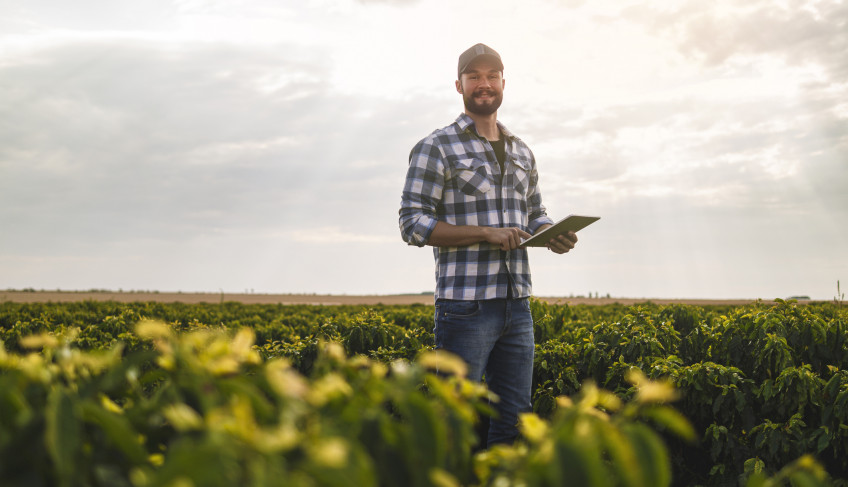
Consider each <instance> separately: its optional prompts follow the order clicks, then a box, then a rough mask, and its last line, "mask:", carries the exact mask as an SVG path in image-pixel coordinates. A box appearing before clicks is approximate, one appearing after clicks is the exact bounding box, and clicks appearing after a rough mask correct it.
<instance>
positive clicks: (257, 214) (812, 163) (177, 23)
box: [0, 0, 848, 299]
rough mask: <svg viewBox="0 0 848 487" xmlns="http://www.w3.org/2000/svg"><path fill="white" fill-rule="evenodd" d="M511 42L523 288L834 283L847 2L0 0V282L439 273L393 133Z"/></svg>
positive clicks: (380, 284)
mask: <svg viewBox="0 0 848 487" xmlns="http://www.w3.org/2000/svg"><path fill="white" fill-rule="evenodd" d="M477 42H484V43H486V44H488V45H490V46H492V47H494V48H495V49H496V50H498V51H499V52H500V54H501V56H502V58H503V60H504V64H505V72H504V76H505V78H506V80H507V81H506V82H507V84H506V90H505V93H504V103H503V105H502V107H501V109H500V111H499V118H500V120H501V121H502V122H504V123H505V124H506V125H507V127H509V128H510V129H511V130H512V131H513V132H514V133H516V134H517V135H518V136H519V137H521V138H522V139H523V140H524V141H526V142H527V143H528V144H529V145H530V147H531V148H532V149H533V151H534V153H535V155H536V159H537V164H538V169H539V173H540V186H541V191H542V197H543V203H544V204H545V206H546V207H547V209H548V214H549V215H550V216H551V217H553V218H554V219H559V218H561V217H564V216H566V215H568V214H571V213H577V214H587V215H597V216H600V217H601V220H600V221H599V222H598V223H595V224H594V225H592V226H591V227H589V228H587V229H585V230H584V231H582V232H581V233H580V235H579V236H580V241H579V243H578V246H577V248H576V249H575V250H574V251H572V252H571V253H569V254H566V255H563V256H558V255H554V254H552V253H550V252H548V251H547V250H545V249H531V250H530V253H531V256H530V258H531V268H532V270H533V282H534V293H535V294H536V295H538V296H568V295H572V294H573V295H581V294H588V293H599V294H600V295H602V296H603V295H606V294H610V295H612V296H616V297H668V298H673V297H689V298H763V299H771V298H775V297H780V298H784V297H788V296H793V295H809V296H811V297H813V298H815V299H832V298H833V297H834V295H835V294H836V283H837V280H841V282H842V288H843V290H844V289H845V288H848V2H845V1H835V0H833V1H827V0H825V1H815V0H813V1H795V0H789V1H763V0H731V1H725V0H717V1H711V2H703V1H700V0H680V1H675V2H668V1H665V0H663V1H655V2H638V1H621V0H592V1H585V2H584V1H580V0H524V1H521V2H516V1H514V0H492V1H489V2H484V3H480V2H454V1H447V0H444V1H442V0H439V1H433V0H420V1H405V0H383V1H380V0H360V1H355V0H299V1H290V2H280V1H277V0H274V1H272V0H253V1H250V2H244V1H237V0H210V1H204V0H184V1H165V0H147V1H145V2H129V1H116V0H78V1H75V2H72V3H68V2H56V1H54V0H27V1H26V2H21V1H12V0H0V289H6V288H15V289H20V288H27V287H32V288H36V289H65V290H84V289H91V288H98V289H115V290H117V289H123V290H131V289H132V290H160V291H177V290H179V291H186V292H188V291H207V292H218V291H219V290H224V291H226V292H244V291H245V290H253V291H254V292H257V293H259V292H271V293H303V292H306V293H313V292H314V293H347V294H362V293H365V294H390V293H405V292H411V293H419V292H424V291H432V289H433V287H434V276H433V256H432V251H431V249H430V248H423V249H421V248H417V247H409V246H407V245H406V244H405V243H404V242H403V241H402V240H401V238H400V232H399V230H398V224H397V217H398V208H399V203H400V193H401V188H402V185H403V178H404V175H405V172H406V167H407V162H408V154H409V150H410V149H411V148H412V146H413V145H414V144H415V143H416V142H417V141H418V140H419V139H421V138H423V137H424V136H426V135H427V134H428V133H430V132H431V131H432V130H434V129H436V128H440V127H443V126H445V125H448V124H449V123H451V122H452V121H453V120H454V119H455V118H456V116H457V115H458V114H459V113H460V111H461V109H462V105H461V97H460V95H458V94H457V93H456V92H455V90H454V85H453V84H454V80H455V78H456V61H457V57H458V56H459V54H460V52H462V51H463V50H465V49H466V48H467V47H469V46H471V45H473V44H475V43H477Z"/></svg>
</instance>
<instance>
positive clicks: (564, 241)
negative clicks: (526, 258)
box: [548, 232, 577, 254]
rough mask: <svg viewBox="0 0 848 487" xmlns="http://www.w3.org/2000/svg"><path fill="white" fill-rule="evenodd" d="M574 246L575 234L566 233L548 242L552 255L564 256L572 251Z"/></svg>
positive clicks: (575, 241)
mask: <svg viewBox="0 0 848 487" xmlns="http://www.w3.org/2000/svg"><path fill="white" fill-rule="evenodd" d="M575 244H577V234H576V233H574V232H568V233H564V234H562V235H557V237H556V238H553V239H551V241H550V242H548V248H549V249H550V250H551V251H552V252H554V253H557V254H564V253H566V252H568V251H569V250H571V249H573V248H574V245H575Z"/></svg>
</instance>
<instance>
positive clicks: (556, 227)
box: [520, 215, 601, 248]
mask: <svg viewBox="0 0 848 487" xmlns="http://www.w3.org/2000/svg"><path fill="white" fill-rule="evenodd" d="M600 219H601V217H599V216H583V215H568V216H567V217H565V218H563V219H562V220H560V221H558V222H556V223H555V224H553V225H552V226H550V227H548V228H546V229H545V230H544V231H541V232H539V233H537V234H536V235H533V236H532V237H530V238H528V239H527V240H525V241H524V242H522V243H521V245H520V247H521V248H524V247H545V246H546V245H548V242H550V241H551V239H553V238H555V237H556V236H558V235H562V234H563V233H567V232H576V231H578V230H581V229H583V228H586V227H587V226H589V225H591V224H592V223H595V222H596V221H598V220H600Z"/></svg>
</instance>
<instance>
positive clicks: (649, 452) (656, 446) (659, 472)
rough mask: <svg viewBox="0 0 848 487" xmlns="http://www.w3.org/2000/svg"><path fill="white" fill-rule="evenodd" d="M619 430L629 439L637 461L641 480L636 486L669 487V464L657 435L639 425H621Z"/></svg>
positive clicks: (666, 454) (663, 446)
mask: <svg viewBox="0 0 848 487" xmlns="http://www.w3.org/2000/svg"><path fill="white" fill-rule="evenodd" d="M621 429H622V431H623V432H624V434H626V435H627V436H628V437H629V438H630V442H631V443H632V444H633V446H634V450H635V451H636V455H637V457H638V459H639V467H640V470H641V474H642V479H641V482H639V484H638V485H652V486H656V487H662V486H665V485H670V484H671V462H670V461H669V458H668V453H667V452H666V449H665V445H663V443H662V441H661V440H660V439H659V437H658V436H657V434H656V433H654V432H653V431H652V430H651V429H650V428H648V427H647V426H645V425H644V424H640V423H630V424H626V425H622V427H621Z"/></svg>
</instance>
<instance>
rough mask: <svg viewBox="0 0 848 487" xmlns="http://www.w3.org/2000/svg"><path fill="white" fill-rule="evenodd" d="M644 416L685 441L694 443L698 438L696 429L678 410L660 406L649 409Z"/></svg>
mask: <svg viewBox="0 0 848 487" xmlns="http://www.w3.org/2000/svg"><path fill="white" fill-rule="evenodd" d="M642 414H644V415H645V416H646V417H648V418H650V419H652V420H654V421H655V422H656V423H657V424H659V425H661V426H664V427H665V428H667V429H668V430H670V431H671V432H673V433H674V434H676V435H677V436H679V437H681V438H683V439H684V440H687V441H694V440H695V438H696V435H695V428H693V427H692V424H691V423H689V420H688V419H686V417H685V416H683V415H682V414H680V413H679V412H678V411H677V410H676V409H673V408H670V407H668V406H658V407H652V408H647V409H645V410H644V411H643V413H642Z"/></svg>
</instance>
